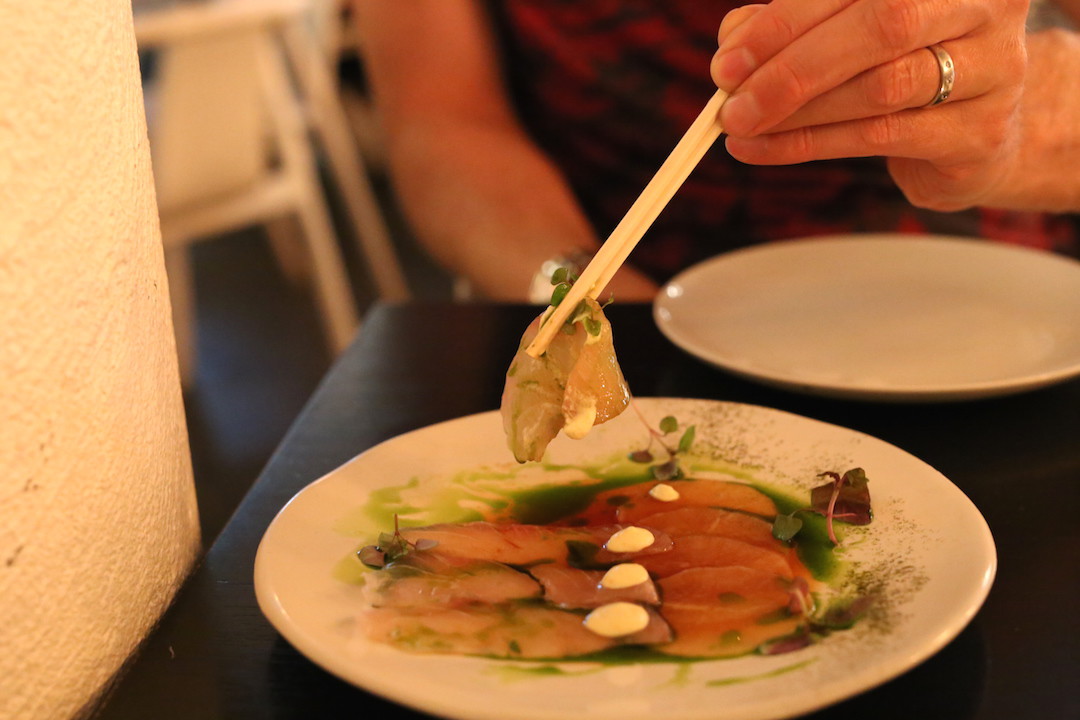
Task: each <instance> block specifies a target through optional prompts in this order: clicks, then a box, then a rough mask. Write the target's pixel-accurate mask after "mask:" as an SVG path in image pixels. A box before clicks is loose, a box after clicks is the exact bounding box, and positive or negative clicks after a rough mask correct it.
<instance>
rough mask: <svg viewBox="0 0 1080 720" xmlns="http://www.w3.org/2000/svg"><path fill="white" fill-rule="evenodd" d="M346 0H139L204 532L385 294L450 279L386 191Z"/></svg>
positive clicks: (212, 533) (218, 521)
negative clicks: (418, 241)
mask: <svg viewBox="0 0 1080 720" xmlns="http://www.w3.org/2000/svg"><path fill="white" fill-rule="evenodd" d="M346 5H347V3H346V2H345V0H135V1H134V5H133V7H134V12H135V20H136V36H137V40H138V43H139V50H140V61H141V63H142V72H143V90H144V97H145V102H146V108H147V119H148V126H149V133H150V143H151V154H152V157H153V162H154V175H155V185H156V187H157V193H158V204H159V210H160V213H161V218H162V236H163V240H164V243H165V252H166V265H167V269H168V273H169V282H170V292H171V294H172V300H173V314H174V323H175V324H176V331H177V341H178V349H179V352H180V356H181V372H182V375H183V385H184V400H185V407H186V413H187V420H188V431H189V434H190V441H191V451H192V456H193V462H194V470H195V482H196V486H197V493H198V499H199V510H200V515H201V522H202V531H203V542H204V544H205V545H209V544H210V543H211V542H212V541H213V540H214V538H215V537H216V536H217V534H218V532H219V531H220V530H221V528H222V527H223V526H224V524H225V522H226V521H227V520H228V518H229V516H230V515H231V513H232V512H233V510H234V509H235V508H236V506H237V505H238V503H239V501H240V500H241V498H242V497H243V495H244V493H245V492H246V491H247V490H248V488H249V487H250V486H251V484H252V483H253V482H254V481H255V479H256V478H257V477H258V474H259V472H260V471H261V469H262V468H263V466H264V465H265V464H266V462H267V460H268V459H269V457H270V455H271V453H272V452H273V450H274V448H275V447H276V446H277V444H278V442H279V441H280V440H281V438H282V437H283V436H284V434H285V432H286V431H287V430H288V428H289V426H290V424H291V423H292V421H293V419H294V418H295V417H296V416H297V414H298V413H299V412H300V410H301V408H302V407H303V405H304V402H305V401H306V399H307V398H308V396H309V395H310V394H311V393H312V391H313V390H314V389H315V386H316V385H317V384H318V382H319V380H320V378H321V377H322V376H323V374H324V373H325V372H326V371H327V370H328V369H329V367H330V365H331V363H332V361H333V358H334V356H335V355H336V353H337V352H338V351H340V350H341V349H342V348H343V347H344V345H345V344H347V343H348V342H349V340H350V339H351V338H352V337H353V336H354V333H355V332H356V331H357V330H358V329H359V328H361V327H362V318H363V314H364V312H365V311H366V310H367V309H368V308H369V307H370V306H371V304H372V303H373V302H375V301H377V300H378V299H380V298H384V299H387V300H392V301H393V300H403V299H407V298H415V299H418V300H439V299H448V298H450V297H451V288H452V282H451V279H450V278H449V277H447V276H446V275H445V273H443V272H442V271H441V270H440V269H439V268H438V267H437V266H436V265H435V264H434V263H433V262H432V261H431V260H429V259H428V257H427V256H426V254H425V252H424V251H423V250H422V249H420V248H419V247H418V246H417V245H416V243H415V242H414V241H413V239H412V238H411V236H410V234H409V232H408V228H407V227H406V226H405V224H404V223H403V222H402V220H401V218H400V215H399V214H398V212H397V210H396V208H395V207H394V203H393V200H392V194H391V192H390V188H389V186H388V182H387V178H386V176H385V173H384V168H383V164H382V163H383V159H382V157H381V156H380V142H379V132H378V127H377V121H376V119H375V118H374V116H373V113H372V111H371V107H370V102H369V97H368V94H367V90H366V85H365V79H364V71H363V66H362V63H361V61H360V58H359V54H358V51H359V46H360V44H361V42H362V40H361V38H359V37H358V35H357V33H356V32H355V29H354V28H353V26H352V24H351V22H350V18H349V17H348V11H347V8H346Z"/></svg>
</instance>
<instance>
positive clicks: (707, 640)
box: [657, 608, 803, 657]
mask: <svg viewBox="0 0 1080 720" xmlns="http://www.w3.org/2000/svg"><path fill="white" fill-rule="evenodd" d="M664 617H665V619H666V620H667V621H668V624H669V625H671V629H672V631H673V632H674V633H675V639H674V640H673V641H672V642H670V643H668V644H666V645H663V646H661V647H658V648H657V649H658V650H660V651H661V652H663V653H664V654H666V655H679V656H683V657H732V656H735V655H745V654H746V653H749V652H753V651H754V650H755V649H757V648H758V647H760V646H761V645H762V644H764V643H766V642H768V641H770V640H775V639H777V638H781V637H784V636H785V635H790V634H792V633H793V632H795V631H796V630H797V629H798V628H799V626H800V625H801V624H802V623H803V619H802V618H799V617H788V618H784V619H780V620H775V621H769V622H763V623H760V624H758V623H746V622H744V621H743V620H741V619H736V620H733V619H732V618H730V617H726V616H724V615H723V614H719V613H712V612H702V611H701V610H698V609H686V608H672V609H671V610H670V611H667V612H665V613H664Z"/></svg>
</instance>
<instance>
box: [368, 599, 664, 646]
mask: <svg viewBox="0 0 1080 720" xmlns="http://www.w3.org/2000/svg"><path fill="white" fill-rule="evenodd" d="M649 612H650V617H649V625H648V626H647V627H646V628H645V629H644V630H642V631H640V632H638V633H635V634H633V635H628V636H626V637H623V638H615V639H612V638H605V637H602V636H600V635H597V634H596V633H594V632H592V631H591V630H589V629H587V628H586V627H585V626H584V625H583V624H582V620H583V618H584V615H582V614H579V613H573V612H569V611H566V610H558V609H554V608H545V607H536V606H529V605H522V604H508V605H496V606H477V607H475V608H470V609H467V610H434V611H432V610H402V609H396V608H393V609H390V608H374V609H371V610H365V611H364V612H363V613H362V614H361V616H360V621H361V626H362V627H363V629H364V632H365V634H366V635H367V636H368V637H369V638H370V639H372V640H375V641H378V642H383V643H389V644H391V645H394V646H396V647H398V648H400V649H402V650H408V651H410V652H419V653H460V654H466V655H486V656H493V657H505V658H531V659H538V658H550V659H558V658H565V657H575V656H579V655H587V654H589V653H595V652H599V651H601V650H606V649H608V648H612V647H616V646H618V645H627V644H633V645H656V644H660V643H665V642H668V641H670V639H671V637H672V635H671V630H670V628H668V626H667V623H666V622H665V621H664V619H663V618H662V617H660V615H659V614H658V613H656V612H655V611H649Z"/></svg>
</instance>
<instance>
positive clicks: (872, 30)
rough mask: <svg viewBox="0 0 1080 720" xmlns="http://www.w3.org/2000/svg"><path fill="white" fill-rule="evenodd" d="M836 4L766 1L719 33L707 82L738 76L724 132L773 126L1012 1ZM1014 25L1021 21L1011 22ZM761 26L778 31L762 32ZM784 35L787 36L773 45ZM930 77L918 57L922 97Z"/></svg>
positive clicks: (983, 22)
mask: <svg viewBox="0 0 1080 720" xmlns="http://www.w3.org/2000/svg"><path fill="white" fill-rule="evenodd" d="M838 2H842V0H826V1H825V2H822V3H820V5H821V6H822V7H823V8H825V9H833V10H835V12H833V13H832V14H831V15H828V16H824V14H825V13H824V12H819V13H818V14H817V15H816V16H815V15H812V14H811V13H810V12H809V9H807V8H805V7H801V6H806V5H811V6H815V8H816V7H817V6H818V5H819V3H803V2H796V3H795V5H797V6H800V7H793V6H792V3H790V2H789V0H774V2H773V3H772V4H770V5H769V6H767V7H765V8H763V9H761V10H760V11H758V12H756V13H754V14H753V15H752V16H750V17H748V18H745V19H743V20H742V22H741V23H739V24H737V25H736V27H734V28H733V29H732V30H730V31H729V32H728V33H727V36H726V37H725V45H724V46H723V47H722V48H721V49H720V50H719V51H718V54H717V56H716V57H715V58H714V62H713V76H714V80H717V81H718V82H719V83H720V86H721V87H724V83H731V82H733V81H735V80H738V78H739V77H740V76H744V77H743V79H742V80H739V81H738V85H737V87H735V88H734V89H735V92H734V93H733V94H732V96H731V98H730V99H729V101H728V102H727V103H726V104H725V106H724V109H723V111H722V114H721V118H722V120H723V122H724V126H725V128H726V130H727V131H728V132H729V133H730V134H732V135H738V136H752V135H755V134H758V133H761V132H765V131H768V130H770V129H773V128H775V127H776V126H777V125H778V124H779V123H780V122H782V121H784V120H785V119H786V118H788V117H789V116H791V115H792V114H793V113H794V112H795V111H797V110H798V109H799V108H801V107H803V106H804V105H806V104H807V103H809V102H810V101H812V100H813V99H815V98H817V97H819V96H821V95H823V94H824V93H827V92H829V91H830V90H832V89H834V88H837V87H840V86H841V85H843V84H845V83H847V82H848V81H850V80H852V79H853V78H855V77H857V76H859V75H861V74H862V73H864V72H866V71H868V70H871V69H873V68H876V67H877V66H880V65H886V64H888V63H893V62H894V61H897V60H899V59H900V58H903V57H904V56H905V55H908V54H910V53H912V52H914V51H915V50H917V49H919V48H923V47H926V46H927V45H930V44H932V43H934V42H940V41H941V40H942V39H948V38H964V37H966V36H970V35H974V34H977V33H980V32H983V31H984V30H985V29H986V28H988V27H989V26H990V24H991V22H992V21H993V20H994V19H995V18H994V15H993V13H992V12H991V6H993V5H1013V4H1015V3H1013V2H1012V0H998V2H985V1H978V0H962V1H961V2H945V1H944V0H858V2H854V3H852V4H847V5H845V6H843V7H839V8H838V9H837V8H836V4H837V3H838ZM823 16H824V17H823ZM1019 24H1022V19H1021V20H1020V22H1019V23H1013V25H1019ZM769 28H781V29H782V30H776V31H774V32H773V33H772V34H771V35H770V34H769V33H768V32H766V30H767V29H769ZM987 33H989V30H986V32H983V34H984V35H986V34H987ZM785 36H787V37H794V39H793V40H790V41H789V42H787V43H786V44H781V45H780V46H779V47H778V43H781V41H782V38H783V37H785ZM897 69H899V70H903V69H906V66H904V65H902V64H901V65H900V66H899V67H898V68H897ZM938 77H939V76H938V72H937V69H936V66H935V64H933V63H931V62H926V63H925V77H924V79H925V87H927V88H928V89H927V90H926V92H927V93H928V95H927V97H928V98H929V97H932V95H933V92H934V91H935V90H936V89H937V82H938ZM725 89H728V88H725ZM958 89H959V88H958ZM912 92H914V90H913V91H912Z"/></svg>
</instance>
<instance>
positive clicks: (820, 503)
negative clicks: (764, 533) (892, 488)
mask: <svg viewBox="0 0 1080 720" xmlns="http://www.w3.org/2000/svg"><path fill="white" fill-rule="evenodd" d="M818 477H819V478H828V480H829V481H828V482H826V483H825V484H823V485H818V486H817V487H815V488H813V489H812V490H811V491H810V506H809V507H806V508H800V509H798V510H795V511H793V512H791V513H788V514H786V515H777V516H776V518H775V519H774V520H773V526H772V534H773V537H775V538H777V539H778V540H783V541H784V542H790V541H791V540H792V539H793V538H794V537H795V536H796V535H797V534H798V533H799V531H800V530H801V529H802V526H803V521H802V519H801V518H799V517H798V515H799V513H803V512H813V513H817V514H818V515H821V516H823V517H824V518H825V528H826V532H827V533H828V536H829V541H830V542H832V544H833V545H834V546H836V545H839V544H840V541H839V540H838V539H837V537H836V530H835V528H834V527H833V521H834V520H841V521H843V522H846V523H848V524H849V525H868V524H870V521H871V520H873V517H874V513H873V510H872V509H871V507H870V488H869V485H868V483H869V482H870V481H869V479H868V478H867V477H866V472H865V471H864V470H863V469H862V468H852V469H851V470H848V471H847V472H845V473H844V474H843V475H840V474H839V473H835V472H831V471H827V472H823V473H821V474H820V475H818Z"/></svg>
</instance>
